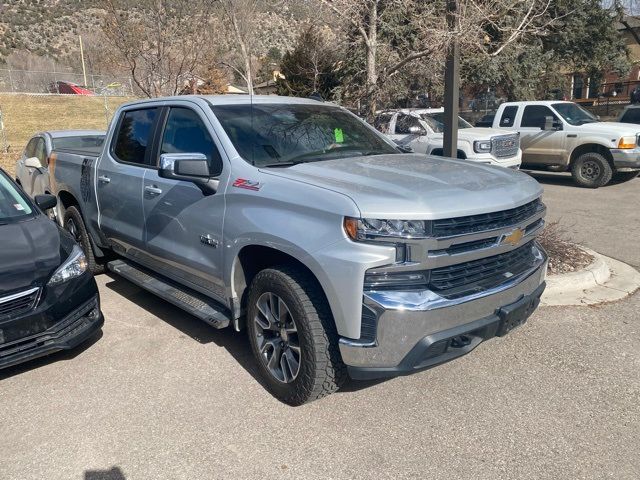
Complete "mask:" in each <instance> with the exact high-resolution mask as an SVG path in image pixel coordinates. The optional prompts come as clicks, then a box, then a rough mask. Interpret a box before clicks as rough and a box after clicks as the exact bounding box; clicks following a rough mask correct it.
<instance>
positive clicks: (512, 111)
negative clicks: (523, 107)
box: [500, 106, 528, 127]
mask: <svg viewBox="0 0 640 480" xmlns="http://www.w3.org/2000/svg"><path fill="white" fill-rule="evenodd" d="M527 108H528V107H527ZM516 113H518V107H516V106H512V107H505V108H504V111H503V112H502V117H501V118H500V126H501V127H513V122H515V120H516Z"/></svg>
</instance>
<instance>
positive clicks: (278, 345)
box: [247, 266, 346, 405]
mask: <svg viewBox="0 0 640 480" xmlns="http://www.w3.org/2000/svg"><path fill="white" fill-rule="evenodd" d="M247 307H248V308H247V331H248V334H249V341H250V343H251V349H252V351H253V354H254V356H255V358H256V359H257V361H258V368H259V370H260V374H261V376H262V378H263V379H264V381H265V383H266V386H267V388H268V389H269V390H270V391H271V392H272V393H273V394H274V395H275V396H276V397H277V398H278V399H280V400H281V401H283V402H285V403H288V404H289V405H302V404H303V403H306V402H309V401H312V400H316V399H318V398H321V397H324V396H326V395H329V394H331V393H333V392H334V391H336V390H337V389H338V388H339V387H340V386H341V385H342V383H343V382H344V381H345V380H346V367H345V365H344V363H342V359H341V357H340V351H339V349H338V334H337V332H336V328H335V324H334V322H333V317H332V315H331V312H330V309H329V306H328V304H327V300H326V298H325V297H324V294H323V292H322V290H321V289H320V286H319V285H318V284H317V282H316V281H315V280H314V279H313V278H312V277H311V276H310V275H309V274H308V273H306V272H304V271H302V269H298V268H293V267H289V266H282V267H275V268H269V269H266V270H263V271H261V272H259V273H258V274H257V275H256V276H255V278H254V279H253V282H252V283H251V287H250V290H249V296H248V306H247Z"/></svg>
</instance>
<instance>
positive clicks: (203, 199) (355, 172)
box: [55, 95, 547, 404]
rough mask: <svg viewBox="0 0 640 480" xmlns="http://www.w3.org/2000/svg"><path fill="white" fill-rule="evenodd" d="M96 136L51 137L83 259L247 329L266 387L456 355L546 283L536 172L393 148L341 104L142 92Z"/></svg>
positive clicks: (498, 332)
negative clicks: (76, 139) (99, 147)
mask: <svg viewBox="0 0 640 480" xmlns="http://www.w3.org/2000/svg"><path fill="white" fill-rule="evenodd" d="M90 153H91V152H87V154H86V155H83V154H81V153H76V154H72V153H68V152H60V153H59V154H58V155H57V160H56V165H55V178H56V181H57V187H58V191H57V193H58V197H59V200H60V205H61V208H62V210H61V211H60V218H64V225H65V227H66V228H67V229H68V230H69V231H71V232H72V233H73V234H74V235H75V237H76V238H77V240H78V241H79V242H80V243H81V244H82V245H83V248H84V249H85V250H86V252H87V257H88V259H89V261H90V263H91V265H92V266H93V268H94V269H96V270H99V269H100V268H101V265H104V263H107V266H108V268H109V269H111V270H112V271H114V272H117V273H118V274H120V275H122V276H124V277H125V278H127V279H129V280H131V281H132V282H134V283H136V284H138V285H140V286H141V287H143V288H145V289H147V290H149V291H151V292H153V293H155V294H157V295H159V296H161V297H162V298H164V299H166V300H168V301H170V302H172V303H174V304H175V305H177V306H179V307H181V308H183V309H184V310H185V311H187V312H189V313H191V314H193V315H195V316H197V317H199V318H201V319H202V320H204V321H206V322H208V323H209V324H210V325H212V326H214V327H216V328H222V327H226V326H228V325H232V326H233V327H234V328H235V329H236V330H241V329H243V328H246V329H247V331H248V336H249V340H250V343H251V348H252V350H253V353H254V355H255V357H256V359H257V361H258V365H259V369H260V372H261V374H262V376H263V377H264V380H265V383H266V385H267V386H268V388H269V389H270V390H271V391H272V392H273V393H274V394H275V395H276V396H277V397H278V398H280V399H281V400H283V401H285V402H288V403H290V404H301V403H304V402H306V401H309V400H313V399H315V398H319V397H321V396H323V395H326V394H328V393H331V392H333V391H334V390H336V389H337V388H338V387H339V386H340V385H341V384H342V382H343V381H344V380H345V378H346V377H347V373H348V374H349V375H351V377H353V378H360V379H362V378H379V377H385V376H393V375H399V374H406V373H410V372H413V371H416V370H419V369H422V368H426V367H430V366H433V365H436V364H438V363H441V362H444V361H447V360H450V359H452V358H455V357H457V356H460V355H462V354H464V353H467V352H469V351H470V350H472V349H473V348H474V347H476V346H477V345H478V344H479V343H480V342H482V341H483V340H485V339H487V338H490V337H493V336H502V335H504V334H506V333H507V332H508V331H509V330H511V329H512V328H514V327H516V326H517V325H519V324H521V323H522V322H524V321H525V320H526V318H527V317H528V316H529V315H530V313H531V312H532V311H533V309H535V308H536V306H537V304H538V301H539V297H540V295H541V293H542V290H543V289H544V279H545V271H546V262H547V258H546V255H545V253H544V251H543V250H542V249H541V248H540V246H539V245H538V244H537V243H536V241H535V237H536V235H537V234H538V233H539V232H540V231H541V230H542V228H543V226H544V219H543V217H544V214H545V207H544V205H543V203H542V202H541V194H542V190H541V188H540V186H539V184H538V183H537V182H536V181H534V180H533V179H531V178H529V177H528V176H527V175H524V174H521V173H519V172H515V171H512V170H509V169H503V168H499V167H492V166H483V165H476V164H472V163H470V162H466V161H460V160H453V159H443V158H438V157H427V156H425V155H418V154H401V153H399V151H398V149H397V147H396V146H395V145H394V144H393V143H392V142H391V141H390V140H389V139H387V138H386V137H384V136H383V135H382V134H380V133H378V132H377V131H376V130H375V129H374V128H373V127H371V126H369V125H367V124H366V123H364V122H363V121H361V120H359V119H358V118H357V117H355V116H354V115H352V114H351V113H349V112H348V111H347V110H345V109H342V108H340V107H337V106H335V105H332V104H327V103H321V102H316V101H313V100H307V99H296V98H286V97H275V96H269V97H252V98H250V97H248V96H239V97H235V96H228V95H225V96H220V97H215V96H214V97H198V96H194V97H176V98H165V99H156V100H148V101H139V102H134V103H131V104H127V105H124V106H122V107H121V108H120V109H119V110H118V112H117V113H116V116H115V119H114V121H113V122H112V125H111V128H110V131H109V132H108V134H107V138H106V141H105V146H104V151H103V152H102V154H101V155H100V156H97V157H96V156H92V155H91V154H90ZM107 321H108V320H107Z"/></svg>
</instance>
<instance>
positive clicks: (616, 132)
mask: <svg viewBox="0 0 640 480" xmlns="http://www.w3.org/2000/svg"><path fill="white" fill-rule="evenodd" d="M571 128H579V129H580V131H582V132H585V133H595V134H598V135H611V139H613V138H614V137H622V136H625V135H636V134H638V133H640V125H634V124H630V123H621V122H594V123H585V124H584V125H580V126H579V127H571ZM616 140H617V138H616Z"/></svg>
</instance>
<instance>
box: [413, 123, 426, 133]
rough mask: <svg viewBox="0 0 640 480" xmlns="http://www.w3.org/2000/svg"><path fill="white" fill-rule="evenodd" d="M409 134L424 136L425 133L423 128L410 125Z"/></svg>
mask: <svg viewBox="0 0 640 480" xmlns="http://www.w3.org/2000/svg"><path fill="white" fill-rule="evenodd" d="M409 133H410V134H411V135H424V134H425V133H427V132H425V131H424V128H421V127H418V126H416V125H412V126H411V127H409Z"/></svg>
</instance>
